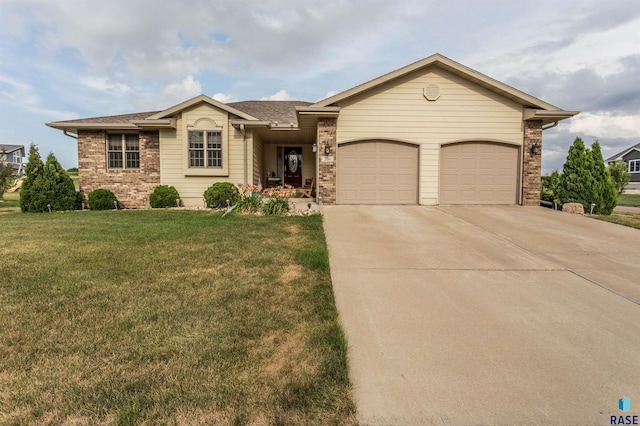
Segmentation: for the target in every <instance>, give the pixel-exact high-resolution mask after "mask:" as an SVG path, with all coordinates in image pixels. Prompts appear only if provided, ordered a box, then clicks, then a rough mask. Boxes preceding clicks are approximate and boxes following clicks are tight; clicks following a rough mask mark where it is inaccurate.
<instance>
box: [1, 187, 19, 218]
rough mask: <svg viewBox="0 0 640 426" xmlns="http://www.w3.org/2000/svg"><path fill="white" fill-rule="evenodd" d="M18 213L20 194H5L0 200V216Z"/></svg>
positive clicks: (17, 192)
mask: <svg viewBox="0 0 640 426" xmlns="http://www.w3.org/2000/svg"><path fill="white" fill-rule="evenodd" d="M19 211H20V192H19V191H16V192H5V193H4V195H3V197H2V198H0V215H2V214H6V213H15V212H19Z"/></svg>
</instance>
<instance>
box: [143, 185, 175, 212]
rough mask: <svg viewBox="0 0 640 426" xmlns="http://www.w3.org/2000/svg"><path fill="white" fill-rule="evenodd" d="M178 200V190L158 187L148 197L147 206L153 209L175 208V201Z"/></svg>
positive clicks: (166, 186) (165, 186)
mask: <svg viewBox="0 0 640 426" xmlns="http://www.w3.org/2000/svg"><path fill="white" fill-rule="evenodd" d="M179 199H180V194H178V190H177V189H175V188H174V187H173V186H168V185H158V186H156V187H155V188H154V190H153V192H152V193H151V195H150V196H149V204H151V208H154V209H162V208H165V207H177V206H178V205H177V201H178V200H179Z"/></svg>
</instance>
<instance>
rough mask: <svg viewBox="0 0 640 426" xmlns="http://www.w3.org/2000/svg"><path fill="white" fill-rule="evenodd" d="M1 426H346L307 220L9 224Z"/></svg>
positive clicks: (2, 289) (187, 217)
mask: <svg viewBox="0 0 640 426" xmlns="http://www.w3.org/2000/svg"><path fill="white" fill-rule="evenodd" d="M1 241H2V244H1V245H0V276H1V277H2V278H1V279H0V306H1V307H2V309H0V424H26V423H37V424H122V425H126V424H140V423H146V424H247V423H249V424H354V423H355V422H356V421H355V417H354V405H353V402H352V401H351V396H350V384H349V381H348V376H347V361H346V350H347V343H346V341H345V337H344V335H343V333H342V330H341V328H340V326H339V323H338V320H337V313H336V308H335V304H334V299H333V293H332V287H331V281H330V272H329V266H328V265H329V263H328V256H327V251H326V245H325V240H324V233H323V228H322V219H321V217H320V216H308V217H285V218H272V217H255V216H238V215H229V216H227V217H226V218H224V219H222V218H221V216H220V214H214V213H211V212H204V211H203V212H199V211H171V210H162V211H106V212H69V213H43V214H10V215H5V216H3V218H2V237H1Z"/></svg>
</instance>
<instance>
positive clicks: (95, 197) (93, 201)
mask: <svg viewBox="0 0 640 426" xmlns="http://www.w3.org/2000/svg"><path fill="white" fill-rule="evenodd" d="M87 201H88V202H89V208H90V209H91V210H113V209H115V208H116V205H117V206H118V207H120V203H119V202H118V199H117V198H116V196H115V194H114V193H113V192H111V191H109V190H108V189H102V188H98V189H96V190H95V191H91V192H90V193H89V197H88V199H87Z"/></svg>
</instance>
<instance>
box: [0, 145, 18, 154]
mask: <svg viewBox="0 0 640 426" xmlns="http://www.w3.org/2000/svg"><path fill="white" fill-rule="evenodd" d="M19 149H24V145H0V152H6V153H7V154H8V153H10V152H13V151H17V150H19Z"/></svg>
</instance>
